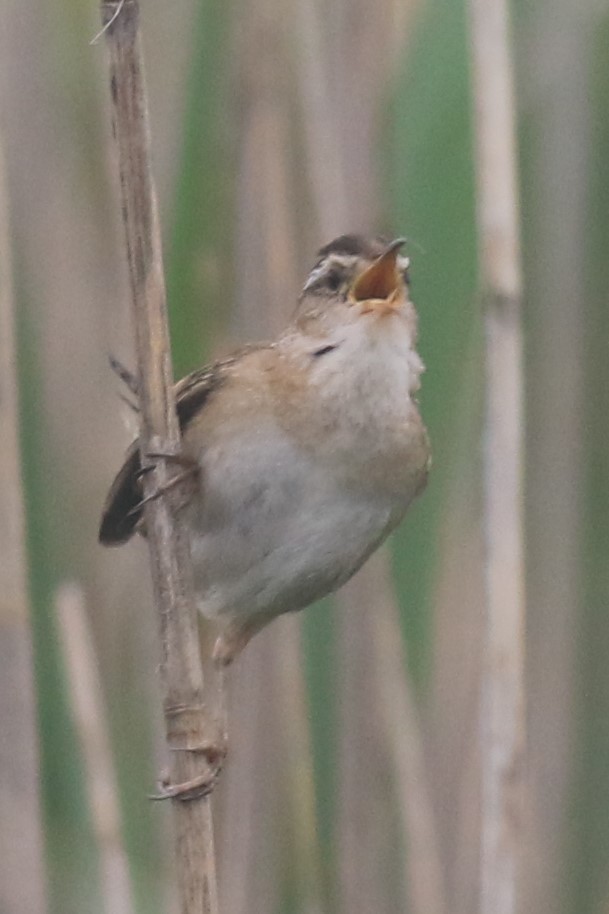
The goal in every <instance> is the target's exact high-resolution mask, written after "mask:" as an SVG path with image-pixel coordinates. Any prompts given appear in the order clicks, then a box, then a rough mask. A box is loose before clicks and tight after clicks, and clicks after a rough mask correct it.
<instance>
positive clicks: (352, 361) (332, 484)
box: [99, 235, 430, 664]
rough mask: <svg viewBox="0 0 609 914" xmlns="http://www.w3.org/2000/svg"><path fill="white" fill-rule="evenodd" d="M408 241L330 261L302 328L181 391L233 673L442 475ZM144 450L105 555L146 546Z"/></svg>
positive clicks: (199, 597)
mask: <svg viewBox="0 0 609 914" xmlns="http://www.w3.org/2000/svg"><path fill="white" fill-rule="evenodd" d="M403 244H404V239H401V238H400V239H397V240H395V241H392V242H388V241H387V240H386V239H383V238H380V237H373V238H363V237H360V236H357V235H342V236H341V237H340V238H337V239H335V240H334V241H332V242H331V243H330V244H328V245H326V246H325V247H323V248H322V249H321V250H320V251H319V253H318V259H317V262H316V264H315V266H314V267H313V269H312V270H311V272H310V274H309V276H308V278H307V280H306V283H305V285H304V288H303V291H302V294H301V296H300V299H299V302H298V306H297V309H296V313H295V316H294V319H293V322H292V323H291V324H290V325H289V326H288V328H287V329H286V330H285V331H284V332H283V333H282V334H281V335H280V336H279V337H278V338H277V339H276V340H274V341H273V342H266V343H259V344H253V345H249V346H246V347H245V348H243V349H240V350H238V351H237V352H235V353H234V354H233V355H231V356H229V357H228V358H226V359H223V360H221V361H218V362H216V363H214V364H212V365H210V366H208V367H205V368H201V369H199V370H197V371H194V372H193V373H192V374H190V375H188V376H187V377H185V378H184V379H183V380H181V381H179V382H178V383H177V384H176V386H175V395H176V401H177V410H178V417H179V421H180V425H181V430H182V451H183V455H184V457H185V459H186V460H187V461H190V462H191V464H192V466H193V467H195V468H196V471H197V472H196V484H195V485H194V486H193V487H192V491H191V493H190V495H189V496H188V498H187V500H186V501H185V504H184V506H183V508H182V511H183V519H184V523H185V524H186V525H187V528H188V531H189V535H190V542H191V554H192V562H193V568H194V578H195V596H196V601H197V605H198V608H199V610H200V611H201V613H202V614H203V615H204V616H205V617H206V618H208V619H211V620H214V621H215V622H216V623H217V625H218V630H219V632H220V634H219V636H218V639H217V641H216V645H215V649H214V657H215V659H216V660H217V661H218V662H219V663H221V664H228V663H230V662H231V661H232V660H233V659H234V658H235V657H236V656H237V655H238V654H239V652H240V651H241V650H242V649H243V647H244V646H245V645H246V644H247V642H248V641H249V640H250V638H251V637H252V636H253V635H255V634H256V632H258V631H259V630H260V629H261V628H262V627H263V626H265V625H266V624H267V623H268V622H270V621H271V620H272V619H274V618H275V617H276V616H278V615H280V614H281V613H285V612H290V611H292V610H298V609H303V608H304V607H306V606H308V605H309V604H311V603H313V602H314V601H315V600H318V599H319V598H321V597H323V596H325V595H326V594H328V593H331V592H332V591H334V590H336V589H337V588H338V587H340V586H341V585H342V584H344V583H345V582H346V581H348V580H349V578H350V577H351V576H352V575H353V574H355V572H356V571H357V570H358V569H359V568H360V567H361V566H362V565H363V563H364V562H365V561H366V559H367V558H368V557H369V556H370V555H371V553H372V552H374V550H375V549H377V547H378V546H379V545H380V544H381V543H382V542H383V541H384V540H385V538H386V537H387V536H388V534H389V533H390V532H391V531H392V530H394V529H395V527H396V526H397V525H398V524H399V523H400V521H401V520H402V518H403V517H404V515H405V513H406V511H407V509H408V507H409V505H410V504H411V502H412V501H413V499H414V498H415V497H416V496H417V495H418V494H419V493H420V492H421V491H422V489H423V488H424V486H425V484H426V481H427V475H428V471H429V466H430V448H429V440H428V436H427V431H426V429H425V426H424V424H423V422H422V420H421V416H420V414H419V410H418V406H417V402H416V393H417V391H418V390H419V386H420V376H421V372H422V371H423V363H422V362H421V359H420V357H419V355H418V354H417V351H416V342H417V315H416V311H415V308H414V306H413V304H412V302H411V300H410V295H409V260H408V258H407V257H405V256H403V255H401V254H400V249H401V248H402V246H403ZM140 467H141V463H140V450H139V443H138V441H137V440H136V441H135V442H134V443H133V444H132V446H131V447H130V449H129V450H128V452H127V455H126V458H125V461H124V463H123V466H122V467H121V469H120V471H119V473H118V475H117V476H116V478H115V480H114V482H113V484H112V486H111V488H110V491H109V493H108V497H107V499H106V503H105V507H104V509H103V514H102V519H101V526H100V532H99V539H100V541H101V542H102V543H103V544H104V545H107V546H114V545H120V544H121V543H124V542H126V541H127V540H128V539H130V537H131V536H132V534H133V533H134V532H135V531H138V530H139V531H140V532H144V533H145V527H144V521H143V513H144V510H143V507H142V505H141V502H142V498H143V495H142V488H141V471H140Z"/></svg>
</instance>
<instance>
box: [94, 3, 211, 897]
mask: <svg viewBox="0 0 609 914" xmlns="http://www.w3.org/2000/svg"><path fill="white" fill-rule="evenodd" d="M101 12H102V21H103V24H104V29H105V35H106V40H107V45H108V50H109V56H110V89H111V93H112V106H113V109H112V110H113V128H114V135H115V139H116V144H117V148H118V162H119V172H120V184H121V203H122V210H123V220H124V224H125V233H126V247H127V256H128V262H129V277H130V284H131V299H132V313H133V322H134V327H135V336H136V348H137V358H138V372H139V377H140V382H141V384H140V389H141V393H140V416H141V432H140V447H141V451H142V461H143V464H144V465H146V464H150V462H151V460H150V457H149V455H150V454H152V453H154V454H157V455H159V454H170V455H173V454H177V453H179V449H180V433H179V427H178V422H177V418H176V411H175V402H174V398H173V394H172V368H171V356H170V348H169V334H168V327H167V313H166V300H165V281H164V276H163V265H162V255H161V238H160V230H159V221H158V213H157V204H156V194H155V188H154V183H153V179H152V173H151V167H150V149H149V146H150V140H149V127H148V111H147V103H146V92H145V85H144V74H143V61H142V50H141V44H140V36H139V7H138V3H137V0H121V2H119V3H117V2H113V0H101ZM152 463H153V466H154V469H153V471H152V472H150V473H148V474H146V477H145V480H144V486H145V494H147V495H149V494H151V493H153V492H155V491H156V492H157V494H158V492H159V490H161V491H162V490H163V487H164V486H166V484H167V481H168V480H169V479H170V478H171V475H172V473H174V472H175V470H174V469H173V468H172V463H171V461H167V460H166V459H163V458H158V457H157V458H155V459H154V460H153V461H152ZM179 497H180V496H179V493H177V496H176V492H175V487H173V489H172V490H171V491H166V492H165V494H164V495H163V496H162V497H159V498H156V499H154V500H153V501H150V502H148V504H147V505H146V529H147V534H148V537H147V539H148V545H149V548H150V558H151V568H152V578H153V586H154V595H155V602H156V607H157V612H158V617H159V623H160V634H161V663H160V677H161V687H162V692H163V705H164V712H165V723H166V734H167V743H168V746H169V749H170V750H171V753H170V754H171V772H170V783H169V785H168V786H167V788H166V789H165V791H164V794H165V795H166V796H171V797H172V799H171V802H172V804H173V810H174V817H175V820H174V821H175V834H176V850H177V880H178V896H179V899H180V910H181V912H182V914H217V911H218V902H217V890H216V871H215V856H214V843H213V828H212V815H211V805H210V797H209V796H206V795H204V793H205V790H204V785H205V784H206V783H207V784H208V783H209V782H210V779H211V778H212V776H213V771H212V770H211V766H210V761H209V759H210V752H209V750H210V742H213V741H210V739H209V732H208V731H209V719H208V717H207V714H206V710H205V705H204V690H203V670H202V665H201V656H200V649H199V639H198V632H197V619H196V610H195V605H194V599H193V581H192V568H191V564H190V552H189V542H188V537H187V534H186V531H185V530H184V529H183V528H182V526H181V524H180V523H179V522H178V515H177V500H176V499H179Z"/></svg>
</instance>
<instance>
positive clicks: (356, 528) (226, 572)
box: [190, 429, 416, 619]
mask: <svg viewBox="0 0 609 914" xmlns="http://www.w3.org/2000/svg"><path fill="white" fill-rule="evenodd" d="M242 444H243V446H242V447H241V448H240V449H239V450H238V451H235V450H231V452H230V453H229V452H223V451H222V450H221V449H220V448H218V451H217V453H209V452H208V454H207V455H206V460H205V465H206V477H205V481H204V483H203V495H202V498H201V500H200V503H199V505H198V510H197V513H196V515H195V513H194V512H191V514H190V523H191V527H192V533H193V538H192V557H193V565H194V572H195V589H196V595H197V602H198V605H199V608H200V610H201V612H202V613H203V614H204V615H205V616H207V617H209V618H213V617H218V616H225V617H227V618H231V619H237V618H240V617H243V616H250V615H258V614H263V615H269V616H273V615H279V614H280V613H283V612H289V611H291V610H297V609H302V608H303V607H305V606H307V605H309V604H310V603H312V602H313V601H314V600H317V599H319V598H321V597H323V596H325V595H326V594H327V593H329V592H331V591H333V590H335V589H336V588H337V587H339V586H340V585H341V584H343V583H344V582H345V581H347V580H348V579H349V578H350V577H351V575H352V574H354V573H355V571H357V569H358V568H359V567H360V566H361V564H362V563H363V562H364V561H365V559H366V558H367V557H368V555H370V553H371V552H372V551H373V550H374V549H375V548H376V547H377V546H378V545H379V543H380V542H382V540H383V539H384V538H385V536H386V535H387V534H388V533H389V532H390V530H391V529H393V528H394V527H395V526H396V525H397V523H399V521H400V519H401V518H402V516H403V514H404V512H405V511H406V508H407V507H408V504H409V503H410V501H411V500H412V498H413V497H414V495H415V494H416V487H415V486H414V485H411V486H405V487H404V490H403V491H401V492H394V493H392V494H391V496H389V495H388V494H386V493H384V494H379V493H378V492H370V491H366V486H365V484H363V485H362V486H361V487H358V486H354V485H353V484H350V485H349V486H345V485H342V484H341V483H340V482H339V481H338V480H337V479H336V478H334V477H333V475H332V474H331V473H328V469H327V467H325V468H324V469H323V471H322V469H321V468H320V467H319V466H316V465H315V463H314V462H313V461H311V460H310V459H307V458H305V457H304V456H303V454H302V451H299V452H297V451H296V449H295V448H294V446H293V445H292V444H291V442H290V441H289V440H288V439H287V438H286V437H285V436H283V435H277V434H274V433H273V434H269V430H268V429H267V430H266V431H265V430H263V429H261V430H260V431H259V433H258V434H257V435H254V436H251V437H250V440H248V441H246V442H243V443H242Z"/></svg>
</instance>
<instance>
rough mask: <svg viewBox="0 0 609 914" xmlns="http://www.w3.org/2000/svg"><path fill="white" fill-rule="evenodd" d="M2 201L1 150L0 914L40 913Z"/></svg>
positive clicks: (32, 709)
mask: <svg viewBox="0 0 609 914" xmlns="http://www.w3.org/2000/svg"><path fill="white" fill-rule="evenodd" d="M9 251H10V246H9V231H8V200H7V195H6V187H5V181H4V161H3V158H2V149H1V148H0V428H1V429H2V448H0V556H1V559H0V722H1V727H2V738H1V739H0V770H1V771H2V778H1V779H0V823H2V824H1V825H0V910H2V911H11V912H12V914H41V912H42V911H44V909H45V902H44V877H43V865H42V835H41V828H40V805H39V795H38V784H39V773H38V744H37V739H36V706H35V695H34V676H33V664H32V643H31V631H30V605H29V598H28V583H27V559H26V548H25V516H24V505H23V487H22V482H21V455H20V447H19V405H18V390H17V377H16V366H17V358H16V355H17V354H16V341H15V335H16V334H15V313H14V301H13V290H12V283H11V263H10V256H9Z"/></svg>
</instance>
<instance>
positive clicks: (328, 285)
mask: <svg viewBox="0 0 609 914" xmlns="http://www.w3.org/2000/svg"><path fill="white" fill-rule="evenodd" d="M404 243H405V239H404V238H397V239H396V240H395V241H391V242H390V241H387V239H385V238H381V237H375V238H364V237H362V236H359V235H341V236H340V238H336V239H335V240H334V241H331V242H330V244H327V245H326V246H325V247H323V248H321V250H320V251H319V253H318V260H317V263H316V264H315V266H314V267H313V269H312V270H311V272H310V273H309V276H308V277H307V281H306V282H305V285H304V288H303V291H302V296H301V310H308V309H309V308H311V309H313V310H317V309H321V308H322V307H323V305H324V304H327V305H331V304H332V303H333V302H336V303H341V302H342V303H345V304H347V305H351V306H353V307H354V308H355V309H356V310H357V311H358V312H359V313H363V314H366V313H370V312H377V313H379V314H384V313H385V314H386V313H389V312H391V311H395V310H396V309H398V308H399V307H400V305H402V304H403V303H404V301H405V300H406V298H407V290H408V284H409V276H408V267H409V264H410V261H409V259H408V257H404V256H403V255H401V254H400V249H401V248H402V246H403V245H404Z"/></svg>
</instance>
